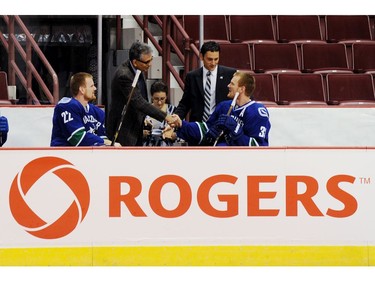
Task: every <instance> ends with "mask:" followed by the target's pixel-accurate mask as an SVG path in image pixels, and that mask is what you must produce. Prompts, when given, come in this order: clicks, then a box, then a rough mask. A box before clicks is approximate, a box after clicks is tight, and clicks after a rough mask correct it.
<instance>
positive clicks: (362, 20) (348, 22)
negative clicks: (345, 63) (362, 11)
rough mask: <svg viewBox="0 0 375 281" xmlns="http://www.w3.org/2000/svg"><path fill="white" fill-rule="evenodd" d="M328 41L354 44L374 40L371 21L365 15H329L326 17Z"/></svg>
mask: <svg viewBox="0 0 375 281" xmlns="http://www.w3.org/2000/svg"><path fill="white" fill-rule="evenodd" d="M325 27H326V38H327V41H328V42H330V43H332V42H342V43H346V44H352V43H354V42H359V41H370V40H372V33H371V28H370V19H369V17H368V16H365V15H328V16H326V17H325Z"/></svg>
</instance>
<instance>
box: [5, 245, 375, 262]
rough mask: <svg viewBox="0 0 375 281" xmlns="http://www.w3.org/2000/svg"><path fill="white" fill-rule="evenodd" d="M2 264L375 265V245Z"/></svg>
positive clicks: (23, 256) (65, 253)
mask: <svg viewBox="0 0 375 281" xmlns="http://www.w3.org/2000/svg"><path fill="white" fill-rule="evenodd" d="M0 265H1V266H10V265H18V266H27V265H35V266H59V265H62V266H65V265H71V266H185V265H186V266H373V265H375V246H152V247H150V246H137V247H120V246H119V247H70V248H68V247H65V248H10V249H6V248H3V249H0Z"/></svg>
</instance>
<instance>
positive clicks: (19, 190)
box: [9, 157, 90, 239]
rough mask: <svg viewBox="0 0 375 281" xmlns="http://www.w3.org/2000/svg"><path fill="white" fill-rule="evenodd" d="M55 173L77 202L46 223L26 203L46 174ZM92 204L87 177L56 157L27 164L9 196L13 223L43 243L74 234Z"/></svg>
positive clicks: (39, 159) (13, 184)
mask: <svg viewBox="0 0 375 281" xmlns="http://www.w3.org/2000/svg"><path fill="white" fill-rule="evenodd" d="M48 172H50V173H53V174H54V175H56V176H57V177H59V178H60V179H61V180H62V181H63V182H64V183H65V184H66V185H67V187H69V188H70V190H71V191H72V192H73V194H74V196H75V200H73V202H72V203H71V205H70V206H69V207H68V208H67V210H66V211H65V212H64V213H63V214H62V215H61V216H60V217H58V218H57V219H56V220H55V221H53V222H46V221H44V220H43V219H41V218H40V217H39V216H38V214H36V213H35V212H34V211H33V210H32V209H31V207H30V206H29V205H28V204H27V202H26V201H25V196H26V195H27V193H28V192H29V191H30V190H31V188H32V187H33V185H34V183H35V182H36V181H38V180H39V179H40V178H42V177H43V176H44V175H45V174H46V173H48ZM89 203H90V189H89V186H88V183H87V181H86V179H85V177H84V176H83V175H82V173H81V172H80V171H78V170H77V169H76V168H75V167H74V165H73V164H72V163H70V162H68V161H66V160H64V159H61V158H57V157H42V158H37V159H35V160H33V161H31V162H30V163H28V164H27V165H26V166H25V167H24V168H23V170H22V171H21V172H19V173H18V174H17V175H16V177H15V178H14V180H13V183H12V186H11V188H10V193H9V204H10V210H11V212H12V215H13V217H14V219H15V220H16V221H17V222H18V223H19V224H20V225H21V226H23V227H24V228H25V230H26V231H27V232H29V233H30V234H32V235H34V236H36V237H39V238H43V239H56V238H61V237H64V236H66V235H68V234H69V233H71V232H72V231H73V230H74V229H75V228H76V227H77V225H78V224H79V223H81V222H82V220H83V219H84V218H85V216H86V213H87V211H88V207H89Z"/></svg>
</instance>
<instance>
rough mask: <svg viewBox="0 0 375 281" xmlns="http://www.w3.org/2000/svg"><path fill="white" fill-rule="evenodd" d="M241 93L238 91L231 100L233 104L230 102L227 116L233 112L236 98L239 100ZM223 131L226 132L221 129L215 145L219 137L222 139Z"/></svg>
mask: <svg viewBox="0 0 375 281" xmlns="http://www.w3.org/2000/svg"><path fill="white" fill-rule="evenodd" d="M239 94H240V93H239V92H236V94H235V95H234V98H233V100H232V102H231V104H230V107H229V109H228V112H227V116H229V115H230V113H231V112H232V110H233V107H234V106H235V105H236V100H237V98H238V95H239ZM223 133H224V132H223V131H221V133H220V135H219V136H218V137H217V138H216V140H215V143H214V146H216V144H217V142H218V141H219V139H220V137H221V136H222V135H223Z"/></svg>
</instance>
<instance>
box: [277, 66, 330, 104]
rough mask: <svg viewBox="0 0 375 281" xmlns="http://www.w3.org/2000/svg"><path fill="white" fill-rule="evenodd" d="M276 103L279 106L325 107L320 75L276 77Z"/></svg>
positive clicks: (305, 74) (279, 75)
mask: <svg viewBox="0 0 375 281" xmlns="http://www.w3.org/2000/svg"><path fill="white" fill-rule="evenodd" d="M277 93H278V96H277V97H278V98H277V103H278V104H280V105H327V103H326V99H325V94H324V82H323V76H322V75H321V74H315V73H301V74H286V73H280V74H278V75H277Z"/></svg>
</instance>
